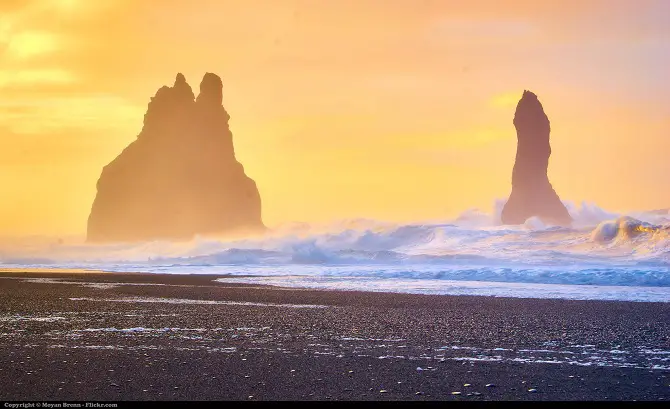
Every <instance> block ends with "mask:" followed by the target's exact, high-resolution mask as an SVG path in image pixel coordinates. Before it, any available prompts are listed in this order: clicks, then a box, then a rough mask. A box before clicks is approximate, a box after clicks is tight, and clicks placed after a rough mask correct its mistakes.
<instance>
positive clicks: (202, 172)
mask: <svg viewBox="0 0 670 409" xmlns="http://www.w3.org/2000/svg"><path fill="white" fill-rule="evenodd" d="M222 89H223V84H222V81H221V78H219V77H218V76H217V75H215V74H211V73H207V74H205V76H204V77H203V79H202V82H201V83H200V93H199V95H198V96H197V98H196V97H195V95H194V94H193V90H192V89H191V87H190V86H189V85H188V83H187V82H186V79H185V78H184V76H183V75H182V74H177V77H176V79H175V82H174V85H173V86H172V87H167V86H164V87H161V88H160V89H159V90H158V91H157V92H156V95H155V96H154V97H153V98H151V101H150V102H149V106H148V109H147V112H146V114H145V115H144V126H143V128H142V131H141V132H140V134H139V135H138V137H137V139H136V140H135V141H133V142H132V143H131V144H130V145H128V146H127V147H126V148H125V149H124V150H123V151H122V152H121V154H119V156H117V157H116V158H115V159H114V160H113V161H112V162H110V163H109V164H108V165H107V166H105V167H104V168H103V170H102V174H101V176H100V179H99V180H98V183H97V194H96V196H95V200H94V202H93V206H92V208H91V214H90V215H89V218H88V232H87V240H88V241H89V242H109V241H118V242H123V241H145V240H156V239H168V240H175V239H177V240H181V239H190V238H192V237H193V236H194V235H197V234H204V235H207V234H220V233H233V232H234V233H238V232H240V233H241V232H250V231H253V232H255V231H262V230H264V229H265V226H264V225H263V222H262V220H261V198H260V195H259V193H258V189H257V188H256V183H255V182H254V181H253V180H252V179H251V178H249V177H248V176H247V175H246V174H245V173H244V168H243V167H242V164H240V163H239V162H238V161H237V160H236V159H235V150H234V148H233V136H232V133H231V132H230V129H229V127H228V120H229V119H230V116H229V115H228V113H227V112H226V110H225V109H224V107H223V106H222V105H221V103H222V98H223V91H222Z"/></svg>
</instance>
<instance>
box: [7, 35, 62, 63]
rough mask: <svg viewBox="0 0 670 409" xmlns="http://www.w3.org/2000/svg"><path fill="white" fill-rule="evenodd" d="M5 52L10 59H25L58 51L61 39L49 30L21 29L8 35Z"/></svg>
mask: <svg viewBox="0 0 670 409" xmlns="http://www.w3.org/2000/svg"><path fill="white" fill-rule="evenodd" d="M7 37H8V39H7V40H8V41H7V42H8V44H7V45H6V49H5V53H6V54H7V56H8V57H9V58H10V59H18V60H25V59H29V58H31V57H35V56H39V55H41V54H50V53H53V52H55V51H58V50H59V48H60V45H61V41H62V40H61V39H60V38H59V36H58V35H56V34H54V33H49V32H40V31H23V32H19V33H16V34H13V35H9V36H7Z"/></svg>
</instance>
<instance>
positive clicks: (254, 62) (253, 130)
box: [0, 0, 670, 234]
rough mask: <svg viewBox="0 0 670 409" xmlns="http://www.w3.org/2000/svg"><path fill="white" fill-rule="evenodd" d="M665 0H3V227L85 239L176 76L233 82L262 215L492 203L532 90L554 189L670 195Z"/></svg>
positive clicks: (603, 199)
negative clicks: (118, 162)
mask: <svg viewBox="0 0 670 409" xmlns="http://www.w3.org/2000/svg"><path fill="white" fill-rule="evenodd" d="M669 3H670V2H667V1H665V0H630V1H623V0H621V1H618V0H580V1H570V0H563V1H558V0H557V1H537V0H505V1H502V0H487V1H477V0H470V1H467V2H463V1H460V0H457V1H449V0H434V1H431V0H423V1H422V0H189V1H177V0H95V1H93V0H33V1H30V0H0V234H77V233H83V232H84V231H85V227H86V218H87V216H88V211H89V209H90V205H91V203H92V200H93V197H94V194H95V182H96V180H97V178H98V176H99V174H100V170H101V168H102V166H104V165H105V164H107V163H108V162H109V161H110V160H112V159H113V158H114V157H115V156H116V155H117V154H118V153H119V152H120V151H121V150H122V149H123V147H125V146H126V145H127V144H128V143H130V142H131V141H132V140H134V139H135V137H136V136H137V134H138V133H139V131H140V129H141V124H142V117H143V114H144V112H145V109H146V104H147V103H148V101H149V98H150V97H151V96H153V95H154V93H155V91H156V90H157V89H158V88H159V87H160V86H162V85H164V84H168V85H171V84H172V81H173V79H174V76H175V74H176V73H177V72H183V73H184V74H185V75H186V77H187V80H188V81H189V82H190V83H191V85H192V86H193V87H194V88H195V89H197V85H198V84H199V82H200V79H201V77H202V75H203V74H204V72H206V71H210V72H215V73H217V74H219V75H220V76H221V77H222V78H223V80H224V105H225V107H226V109H227V110H228V111H229V113H230V115H231V122H230V124H231V128H232V131H233V134H234V138H235V139H234V142H235V147H236V152H237V157H238V159H239V160H240V161H241V162H242V163H243V164H244V166H245V169H246V172H247V174H248V175H249V176H250V177H252V178H253V179H255V180H256V182H257V184H258V187H259V190H260V193H261V196H262V198H263V219H264V221H265V222H266V224H268V225H270V226H273V225H277V224H279V223H282V222H287V221H298V220H299V221H308V222H310V221H317V222H321V221H328V220H333V219H341V218H350V217H371V218H378V219H387V220H420V219H435V218H438V219H440V218H442V219H443V218H449V217H453V216H456V215H458V214H459V213H460V212H461V211H463V210H465V209H467V208H470V207H480V208H484V209H486V210H488V209H490V208H491V206H492V202H493V200H494V199H495V198H501V197H506V196H507V195H508V194H509V190H510V179H511V169H512V165H513V161H514V152H515V148H516V136H515V133H514V127H513V125H512V117H513V113H514V108H515V105H516V102H517V100H518V98H520V96H521V93H522V91H523V90H524V89H530V90H532V91H534V92H535V93H537V94H538V96H539V97H540V100H541V102H542V103H543V105H544V107H545V110H546V112H547V114H548V115H549V118H550V120H551V122H552V134H551V137H552V139H551V142H552V147H553V155H552V157H551V160H550V167H549V177H550V180H551V181H552V183H553V185H554V187H555V188H556V190H557V192H558V193H559V195H560V196H561V198H562V199H564V200H573V201H578V202H579V201H582V200H587V201H593V202H596V203H597V204H599V205H600V206H602V207H605V208H607V209H611V210H619V211H625V210H631V209H648V208H661V207H670V188H669V185H670V184H669V182H668V180H670V160H668V153H669V152H670V81H668V73H669V72H670V17H669V16H670V4H669Z"/></svg>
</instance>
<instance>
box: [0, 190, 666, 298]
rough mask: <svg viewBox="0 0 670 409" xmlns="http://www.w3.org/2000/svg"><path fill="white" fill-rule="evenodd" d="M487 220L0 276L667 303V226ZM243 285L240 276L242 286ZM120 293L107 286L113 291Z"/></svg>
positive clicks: (308, 231)
mask: <svg viewBox="0 0 670 409" xmlns="http://www.w3.org/2000/svg"><path fill="white" fill-rule="evenodd" d="M503 204H504V201H501V200H498V201H496V203H495V205H494V209H493V211H492V212H490V213H487V212H484V211H481V210H478V209H470V210H467V211H465V212H463V213H462V214H461V215H460V216H459V217H457V218H455V219H453V220H445V221H431V222H424V223H414V224H398V223H387V222H379V221H374V220H367V219H356V220H346V221H341V222H338V223H334V224H332V225H328V226H310V225H308V224H305V223H293V224H286V225H283V226H280V227H278V228H276V229H274V230H273V231H271V232H270V233H268V234H266V235H265V236H263V237H255V238H247V239H239V240H217V239H213V238H202V237H199V238H196V239H194V240H192V241H189V242H180V243H174V242H164V241H155V242H147V243H140V244H107V245H86V244H83V242H82V241H80V242H77V241H76V240H74V239H68V240H66V241H65V242H64V244H58V243H57V242H56V241H55V240H52V241H46V240H41V241H40V240H35V239H31V240H24V241H18V240H9V239H7V240H4V242H0V267H12V268H35V267H47V268H54V267H62V268H85V269H86V268H88V269H99V270H106V271H136V272H146V273H171V274H205V273H207V274H222V275H227V276H231V277H233V278H235V280H234V281H235V282H246V283H257V284H273V285H278V286H284V287H305V288H323V289H344V290H366V291H400V292H410V293H427V294H468V295H493V296H514V297H541V298H570V299H605V300H633V301H662V302H667V301H670V296H669V291H670V215H669V214H664V213H660V212H638V213H634V214H630V215H628V216H629V217H625V216H626V215H621V214H617V213H614V212H609V211H606V210H603V209H601V208H599V207H598V206H596V205H594V204H589V203H582V204H581V205H579V206H577V205H574V204H572V203H566V205H567V208H568V211H569V212H570V214H571V215H572V217H573V219H574V223H573V225H572V227H571V228H564V227H557V226H551V225H547V224H545V223H543V222H542V221H541V220H539V219H537V218H531V219H529V220H528V221H526V223H524V224H522V225H519V226H503V225H501V224H500V210H501V209H502V205H503ZM242 276H244V277H242ZM113 285H116V284H110V285H107V284H102V287H100V288H103V287H104V288H109V287H111V286H113Z"/></svg>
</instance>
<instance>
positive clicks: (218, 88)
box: [196, 72, 223, 106]
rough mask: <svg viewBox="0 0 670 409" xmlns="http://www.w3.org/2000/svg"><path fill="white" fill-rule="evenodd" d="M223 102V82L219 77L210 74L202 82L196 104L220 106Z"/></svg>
mask: <svg viewBox="0 0 670 409" xmlns="http://www.w3.org/2000/svg"><path fill="white" fill-rule="evenodd" d="M222 100H223V82H222V81H221V78H219V76H218V75H216V74H212V73H211V72H208V73H206V74H205V76H204V77H203V78H202V82H200V94H199V95H198V99H197V100H196V102H201V103H206V104H211V105H216V106H219V105H221V102H222Z"/></svg>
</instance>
